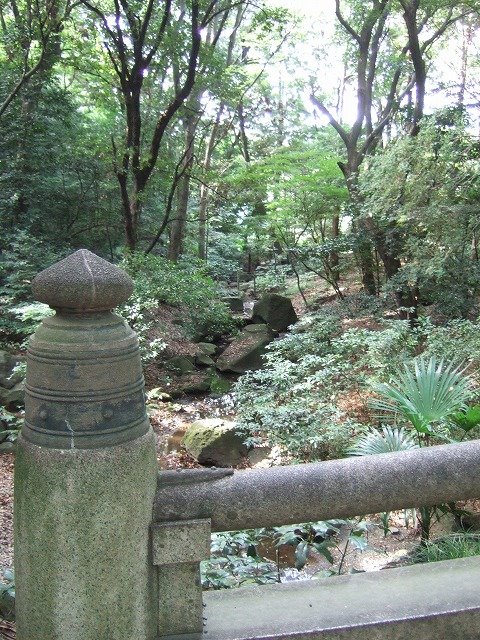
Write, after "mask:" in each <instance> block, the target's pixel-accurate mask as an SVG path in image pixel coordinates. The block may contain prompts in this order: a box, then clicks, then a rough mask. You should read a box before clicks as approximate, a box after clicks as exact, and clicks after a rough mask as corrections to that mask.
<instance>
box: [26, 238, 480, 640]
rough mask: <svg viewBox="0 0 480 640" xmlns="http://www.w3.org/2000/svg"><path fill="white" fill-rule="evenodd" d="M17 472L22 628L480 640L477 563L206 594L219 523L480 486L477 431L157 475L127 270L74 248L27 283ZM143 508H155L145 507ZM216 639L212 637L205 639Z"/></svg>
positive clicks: (228, 526)
mask: <svg viewBox="0 0 480 640" xmlns="http://www.w3.org/2000/svg"><path fill="white" fill-rule="evenodd" d="M33 289H34V293H35V295H36V297H37V299H39V300H41V301H43V302H46V303H47V304H49V305H50V306H51V307H52V308H54V309H55V310H56V315H55V316H53V317H51V318H48V319H46V320H45V321H44V323H43V325H42V326H41V327H40V328H39V330H38V331H37V333H36V334H35V336H34V337H33V338H32V340H31V344H30V347H29V352H28V364H27V381H26V409H25V411H26V416H25V427H24V428H23V430H22V434H21V436H20V437H19V440H18V450H17V460H16V470H15V568H16V583H17V602H16V618H17V637H18V640H156V639H158V638H163V637H172V636H174V637H177V638H182V637H183V638H186V637H189V638H194V637H200V635H203V636H204V637H205V638H206V640H220V639H222V640H240V639H241V638H245V640H246V639H247V638H260V637H262V638H297V639H298V640H300V639H303V638H355V639H357V638H358V639H360V638H361V639H364V638H365V640H366V639H367V638H368V640H372V639H373V640H374V639H375V638H382V639H384V638H387V639H389V638H391V639H392V640H393V639H400V638H405V637H422V639H425V638H426V639H429V638H431V639H432V640H433V639H435V640H438V639H439V638H445V639H447V638H448V639H450V638H459V639H460V638H461V639H462V640H469V639H472V640H473V639H474V638H479V637H480V632H479V631H478V629H479V628H480V627H479V623H480V588H479V587H478V584H480V582H479V578H480V559H478V558H475V559H471V558H467V559H464V560H458V561H451V562H443V563H436V566H434V565H429V566H418V567H406V568H402V569H392V570H389V571H384V572H380V574H378V575H373V574H363V575H358V576H345V577H339V578H332V579H330V580H326V581H313V582H310V583H308V584H305V583H304V584H298V583H297V584H286V585H270V586H266V587H252V588H248V589H238V590H229V591H227V592H213V593H206V594H204V595H203V596H202V591H201V585H200V575H199V563H200V561H201V560H202V559H205V558H207V557H209V552H210V533H211V531H226V530H232V529H241V528H250V527H267V526H272V525H280V524H290V523H297V522H304V521H308V520H319V519H326V518H336V517H350V516H354V515H359V514H365V513H374V512H379V511H388V510H392V509H400V508H407V507H412V506H415V505H417V506H418V505H425V506H428V505H433V504H438V503H445V502H452V501H455V500H460V499H467V498H476V497H478V496H480V443H479V442H478V441H472V442H468V443H463V444H458V445H446V446H441V447H432V448H429V449H423V450H414V451H410V452H403V453H397V454H385V455H378V456H371V457H364V458H353V459H347V460H338V461H331V462H324V463H318V464H303V465H297V466H292V467H281V468H273V469H265V470H257V471H254V470H250V471H240V472H235V473H233V471H232V470H228V469H227V470H226V469H217V470H215V469H212V470H200V471H197V470H184V471H178V472H177V471H165V472H160V473H157V469H156V456H155V445H154V437H153V433H152V431H151V428H150V426H149V424H148V420H147V418H146V413H145V402H144V394H143V377H142V373H141V363H140V358H139V355H138V346H137V342H136V338H135V335H134V334H133V332H132V331H131V330H130V329H129V328H128V326H127V325H126V323H125V322H124V321H123V320H122V319H121V318H120V317H119V316H117V315H115V314H114V313H112V311H111V309H112V308H114V307H115V306H116V305H118V304H120V303H121V302H123V301H124V300H126V299H127V298H128V296H129V295H130V292H131V282H130V280H129V279H128V277H127V276H126V275H125V274H124V273H123V272H122V271H121V270H119V269H117V268H116V267H114V266H113V265H110V264H109V263H107V262H105V261H104V260H101V259H100V258H98V257H97V256H95V255H94V254H91V253H90V252H88V251H85V250H81V251H78V252H76V253H75V254H73V255H72V256H70V257H68V258H66V259H65V260H63V261H61V262H60V263H58V264H57V265H54V266H53V267H50V268H49V269H47V270H45V271H44V272H42V273H41V274H39V276H37V278H36V280H35V281H34V286H33ZM152 512H153V517H152ZM206 634H208V635H206Z"/></svg>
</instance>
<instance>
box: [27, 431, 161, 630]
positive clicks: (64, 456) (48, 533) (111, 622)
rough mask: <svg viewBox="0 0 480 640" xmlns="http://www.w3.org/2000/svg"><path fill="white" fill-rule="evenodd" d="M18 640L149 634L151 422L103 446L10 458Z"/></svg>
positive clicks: (30, 450) (30, 447)
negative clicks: (131, 436) (134, 435)
mask: <svg viewBox="0 0 480 640" xmlns="http://www.w3.org/2000/svg"><path fill="white" fill-rule="evenodd" d="M15 467H16V469H15V581H16V610H17V639H18V640H154V638H156V614H155V612H156V602H155V600H156V597H155V596H156V588H155V585H156V578H155V575H154V572H155V568H154V567H153V565H152V561H151V551H150V548H149V547H150V544H149V526H150V523H151V516H152V503H153V497H154V493H155V480H156V476H157V461H156V455H155V445H154V435H153V433H152V431H151V430H150V431H149V432H148V433H147V434H146V435H144V436H143V437H141V438H139V439H137V440H135V441H133V442H129V443H125V444H122V445H118V446H113V447H108V448H104V449H74V450H62V449H45V448H43V447H38V446H36V445H34V444H31V443H29V442H27V441H26V440H25V439H24V438H22V437H20V438H19V440H18V444H17V454H16V461H15Z"/></svg>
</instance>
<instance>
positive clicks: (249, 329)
mask: <svg viewBox="0 0 480 640" xmlns="http://www.w3.org/2000/svg"><path fill="white" fill-rule="evenodd" d="M243 331H244V332H245V333H257V334H262V333H270V331H271V330H270V327H269V326H268V324H261V323H257V324H247V325H246V326H245V327H244V328H243Z"/></svg>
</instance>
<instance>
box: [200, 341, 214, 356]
mask: <svg viewBox="0 0 480 640" xmlns="http://www.w3.org/2000/svg"><path fill="white" fill-rule="evenodd" d="M197 347H198V349H199V351H200V352H201V353H204V354H205V355H207V356H213V355H215V353H216V351H217V347H216V346H215V345H214V344H212V343H211V342H199V343H198V344H197Z"/></svg>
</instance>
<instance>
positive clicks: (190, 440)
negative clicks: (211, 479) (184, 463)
mask: <svg viewBox="0 0 480 640" xmlns="http://www.w3.org/2000/svg"><path fill="white" fill-rule="evenodd" d="M182 444H183V446H184V447H185V449H186V450H187V451H188V453H189V454H190V455H192V456H193V457H194V458H196V459H197V460H198V462H199V463H200V464H208V465H212V466H216V467H231V466H234V465H236V464H239V463H240V462H241V461H242V459H243V458H244V456H245V455H246V454H247V447H246V446H245V445H244V444H243V438H242V437H241V436H239V435H238V434H237V425H236V423H235V422H230V421H228V420H220V419H217V418H210V419H205V420H197V421H196V422H194V423H192V425H191V426H190V427H189V428H188V429H187V432H186V433H185V435H184V437H183V440H182Z"/></svg>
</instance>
